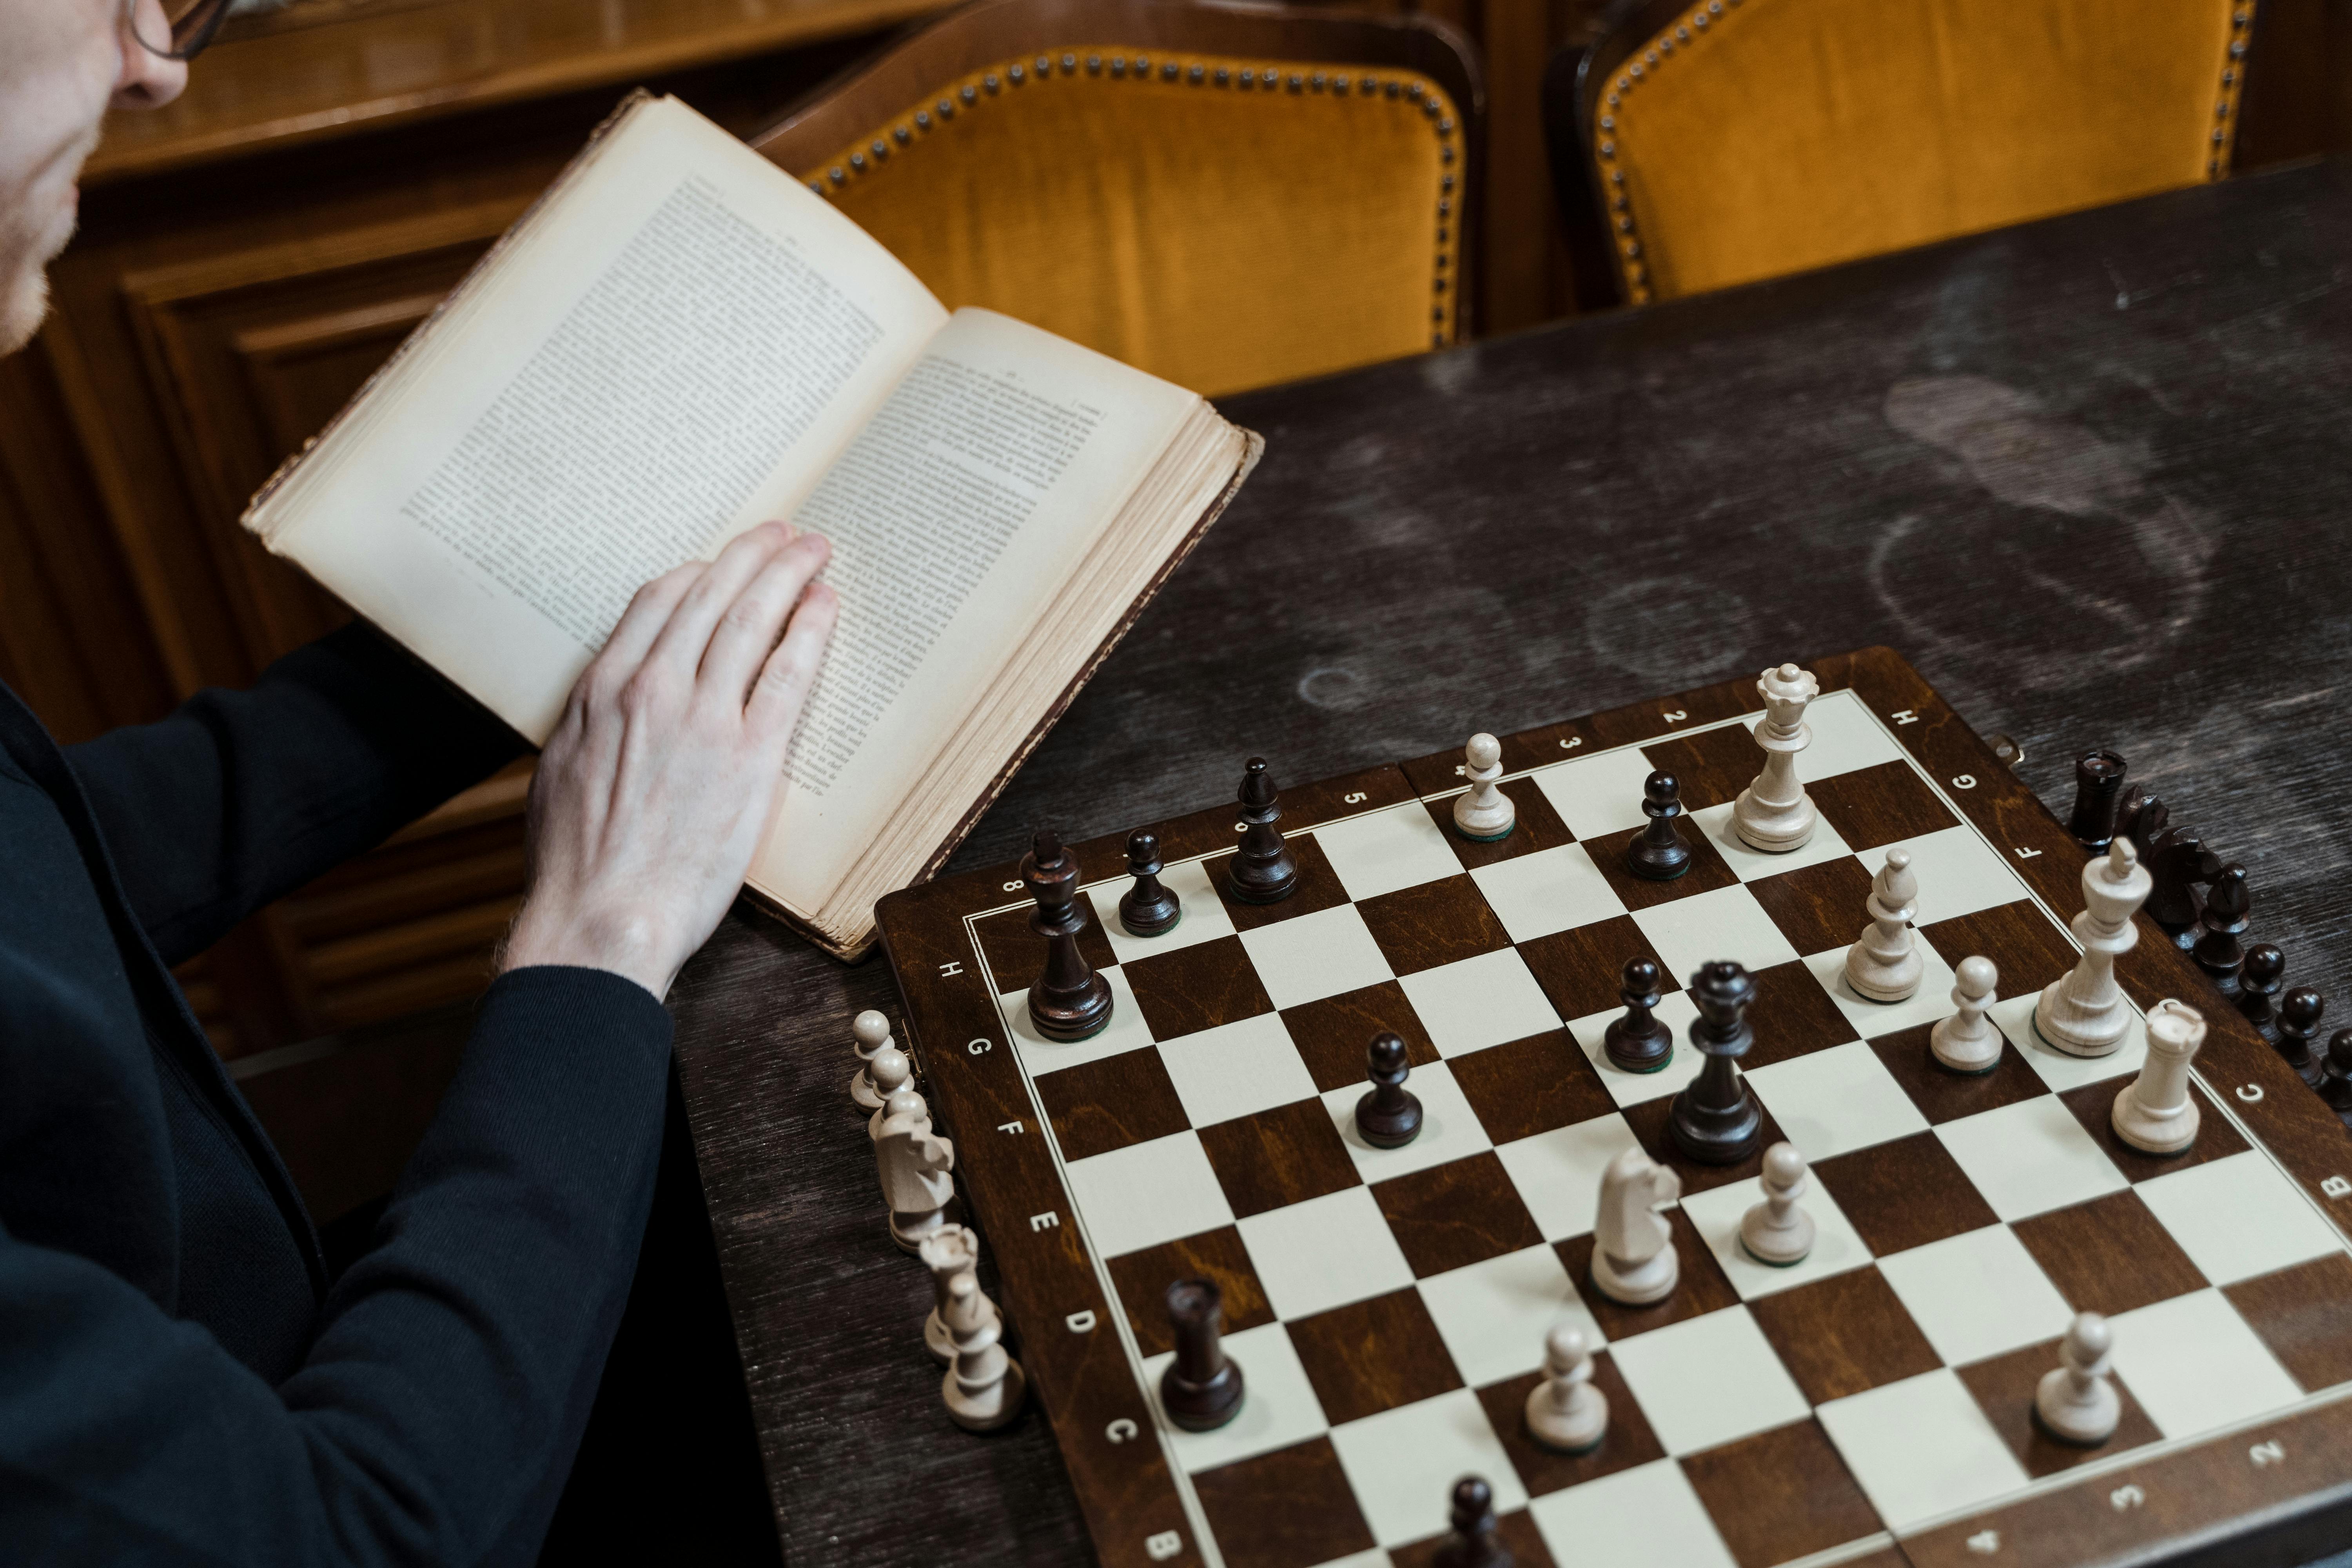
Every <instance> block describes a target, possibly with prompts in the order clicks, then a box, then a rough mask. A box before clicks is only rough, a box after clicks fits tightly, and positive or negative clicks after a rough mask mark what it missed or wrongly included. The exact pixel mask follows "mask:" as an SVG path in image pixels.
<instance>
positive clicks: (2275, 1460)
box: [2246, 1437, 2286, 1470]
mask: <svg viewBox="0 0 2352 1568" xmlns="http://www.w3.org/2000/svg"><path fill="white" fill-rule="evenodd" d="M2246 1458H2249V1459H2252V1461H2253V1462H2254V1468H2256V1469H2258V1470H2259V1469H2262V1468H2264V1467H2266V1466H2270V1465H2277V1464H2284V1462H2285V1461H2286V1446H2285V1445H2284V1444H2283V1443H2281V1442H2280V1441H2279V1440H2278V1439H2277V1438H2275V1437H2273V1438H2272V1439H2271V1440H2270V1441H2269V1442H2267V1443H2257V1444H2255V1445H2254V1446H2253V1447H2251V1448H2249V1449H2247V1450H2246Z"/></svg>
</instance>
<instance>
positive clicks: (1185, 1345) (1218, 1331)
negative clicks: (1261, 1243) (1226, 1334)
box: [1160, 1279, 1242, 1432]
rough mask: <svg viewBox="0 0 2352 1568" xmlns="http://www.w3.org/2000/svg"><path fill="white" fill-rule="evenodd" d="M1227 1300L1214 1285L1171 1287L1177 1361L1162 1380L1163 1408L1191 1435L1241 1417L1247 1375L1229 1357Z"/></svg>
mask: <svg viewBox="0 0 2352 1568" xmlns="http://www.w3.org/2000/svg"><path fill="white" fill-rule="evenodd" d="M1224 1316H1225V1297H1224V1292H1223V1291H1222V1290H1220V1289H1217V1283H1216V1281H1215V1280H1213V1279H1179V1280H1178V1281H1176V1283H1175V1284H1173V1285H1171V1286H1170V1287H1168V1323H1169V1326H1170V1327H1171V1329H1173V1330H1174V1331H1175V1334H1176V1359H1175V1360H1174V1361H1171V1362H1170V1363H1168V1370H1167V1371H1166V1372H1163V1373H1160V1408H1161V1409H1162V1410H1165V1411H1166V1412H1168V1419H1169V1420H1171V1421H1173V1422H1174V1423H1176V1425H1177V1426H1181V1427H1182V1428H1184V1430H1185V1431H1187V1432H1209V1431H1213V1430H1215V1429H1216V1428H1217V1427H1219V1426H1223V1425H1224V1424H1225V1423H1226V1422H1228V1421H1231V1420H1232V1419H1233V1418H1234V1416H1235V1415H1238V1414H1240V1412H1241V1407H1242V1369H1241V1367H1240V1366H1239V1365H1238V1364H1236V1363H1234V1360H1233V1359H1232V1358H1231V1357H1230V1356H1228V1355H1226V1354H1225V1347H1224V1344H1223V1328H1224Z"/></svg>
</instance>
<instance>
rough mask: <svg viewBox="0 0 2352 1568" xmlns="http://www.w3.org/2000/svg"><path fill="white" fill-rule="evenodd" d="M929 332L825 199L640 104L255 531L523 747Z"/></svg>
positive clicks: (784, 486) (779, 492)
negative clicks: (666, 587) (628, 632)
mask: <svg viewBox="0 0 2352 1568" xmlns="http://www.w3.org/2000/svg"><path fill="white" fill-rule="evenodd" d="M946 321H947V313H946V312H945V310H942V309H941V308H940V305H939V303H938V301H937V300H934V299H933V298H932V297H931V295H930V294H929V291H928V290H927V289H924V288H923V286H922V284H921V283H920V282H919V281H918V280H917V279H915V277H914V275H913V274H912V273H910V272H908V270H907V269H906V268H904V267H902V266H901V265H899V263H898V261H897V260H896V259H895V258H892V257H891V256H890V255H889V253H888V252H887V251H886V250H884V249H883V248H882V247H880V246H878V245H877V244H876V243H875V242H874V241H873V240H872V239H870V238H868V237H866V235H865V234H864V233H863V232H862V231H861V230H859V229H858V228H857V226H856V225H855V224H853V223H851V222H850V221H849V220H848V219H847V218H845V217H844V216H841V214H840V213H838V212H836V211H835V210H834V208H833V207H832V206H831V205H828V204H827V203H826V202H825V201H824V199H823V198H822V197H820V196H818V195H815V194H814V193H813V192H811V191H809V190H807V189H805V188H804V187H803V186H802V185H801V184H799V183H798V182H797V181H795V180H793V178H792V177H791V176H789V175H787V174H784V173H782V171H781V170H779V169H777V168H776V167H775V166H774V165H773V164H771V163H768V162H767V161H766V160H765V159H763V158H761V157H760V156H759V154H757V153H753V152H751V150H750V149H749V148H747V147H745V146H744V145H743V144H742V143H741V142H739V141H737V140H736V139H735V138H734V137H732V136H730V135H729V134H728V133H727V132H724V131H722V130H720V129H719V127H717V126H715V125H713V124H711V123H710V122H709V121H707V120H705V119H703V118H702V116H700V115H698V114H697V113H695V112H694V111H693V110H690V109H688V108H687V107H686V106H685V105H683V104H681V103H678V102H677V100H674V99H664V100H656V101H655V102H653V103H650V104H647V105H646V106H645V108H644V109H643V110H639V111H638V112H637V113H636V114H635V115H634V116H633V117H632V118H631V119H630V120H629V121H628V122H627V123H625V124H624V125H622V126H621V127H620V128H619V129H617V130H616V131H615V132H614V133H613V134H612V136H611V137H610V138H609V139H608V142H607V144H606V145H604V147H603V148H602V149H600V151H599V153H598V155H597V156H596V158H595V159H594V161H593V163H590V164H589V165H588V166H587V167H585V168H584V169H583V170H582V171H581V173H580V174H579V177H578V179H577V180H576V182H575V183H574V184H573V185H572V188H569V189H567V190H565V191H564V192H562V194H561V195H559V196H558V197H557V198H556V199H555V201H554V202H552V203H551V205H549V206H548V207H547V208H545V209H542V211H541V214H540V215H539V217H538V219H537V220H536V221H535V222H534V225H533V226H532V229H531V231H530V233H529V234H528V235H527V236H525V237H521V238H520V241H519V243H517V244H516V245H514V246H512V247H509V250H508V252H507V254H506V255H505V256H503V257H501V258H500V261H499V267H498V268H496V269H495V271H494V272H493V273H492V274H490V275H489V276H488V277H487V278H486V279H484V282H483V286H482V287H481V288H480V289H478V290H477V291H476V297H475V298H472V299H469V300H467V301H466V302H465V308H464V309H463V310H459V311H453V312H451V313H450V314H449V315H448V316H446V317H445V318H444V320H443V321H442V322H441V323H440V324H439V327H438V329H437V331H436V341H435V342H433V344H432V345H431V351H432V352H430V353H424V354H419V355H416V356H414V358H413V361H412V363H409V364H406V365H404V366H402V367H401V368H402V373H403V374H401V375H400V376H399V377H398V378H397V379H394V380H392V381H389V382H387V383H386V384H380V385H379V387H378V388H377V389H376V395H381V396H382V397H383V399H384V400H385V401H384V403H383V405H382V406H380V407H376V408H371V409H368V410H366V411H365V413H366V415H367V417H366V418H365V419H364V420H360V421H355V422H353V424H352V426H351V427H350V428H349V429H348V430H346V431H338V432H337V436H338V437H349V438H348V439H339V440H336V441H331V442H330V443H328V444H327V446H329V447H335V448H337V449H335V450H332V451H329V450H327V449H325V448H323V447H322V449H321V451H320V452H319V453H317V454H314V460H313V463H311V464H309V465H306V467H305V469H304V470H303V472H302V473H301V474H299V475H298V482H296V483H295V484H291V485H289V487H287V489H285V490H284V491H282V492H281V493H280V494H278V496H276V497H274V498H272V500H271V502H270V503H269V504H270V506H271V507H273V508H276V507H286V508H289V509H292V510H291V516H290V520H289V521H282V522H278V521H265V522H263V523H260V524H257V526H261V527H264V528H266V529H267V530H268V531H271V532H274V533H275V535H276V537H274V538H273V539H272V541H271V542H272V547H273V548H275V549H277V550H278V551H279V552H282V553H285V554H288V555H290V556H292V557H294V558H295V559H296V560H297V561H299V562H300V563H301V564H302V565H303V566H304V567H306V568H307V569H308V570H310V572H311V573H312V574H314V575H316V576H317V577H318V578H320V581H322V582H324V583H325V584H327V585H328V586H329V587H331V588H332V589H333V590H334V591H335V592H336V593H337V594H339V595H341V596H342V597H343V598H344V599H345V600H347V601H348V602H350V604H351V605H352V607H353V608H355V609H357V610H358V611H359V612H360V613H361V614H362V615H363V616H367V617H368V618H369V619H370V620H373V621H374V622H375V623H376V624H378V625H379V626H383V627H384V628H385V629H386V630H388V631H390V632H392V633H393V634H394V636H396V637H399V638H400V639H401V640H402V641H403V642H404V643H406V644H407V645H408V646H409V647H411V648H412V649H414V650H415V652H416V653H417V654H419V655H420V656H421V657H423V658H425V659H426V660H427V661H428V662H430V663H431V664H432V665H434V666H435V667H436V668H438V669H440V670H441V671H442V672H443V673H444V674H446V675H447V676H448V677H449V678H450V679H453V680H456V681H457V683H458V684H459V685H461V686H463V687H465V688H466V689H467V690H468V691H470V692H472V693H473V694H474V695H475V696H476V697H477V698H478V699H480V700H482V701H483V702H484V703H485V704H486V705H488V707H489V708H490V709H491V710H494V711H495V712H497V713H498V714H499V716H500V717H501V718H503V719H505V720H506V721H508V722H509V723H510V724H512V725H514V726H515V728H516V729H518V730H520V731H522V732H523V733H524V734H525V735H528V736H529V737H530V738H531V739H532V740H533V741H544V740H545V738H546V736H547V734H548V732H549V731H550V730H551V728H552V727H553V725H554V722H555V721H556V719H557V717H558V716H559V715H560V714H561V712H562V704H563V700H564V697H565V695H566V694H567V693H568V692H569V691H570V689H571V688H572V683H573V681H574V680H575V679H577V678H578V676H579V673H580V671H581V670H582V669H583V668H585V666H586V665H587V663H588V661H589V659H590V658H592V657H593V655H594V653H595V651H596V649H597V648H599V647H602V646H603V645H604V638H605V637H606V636H607V635H609V634H610V632H611V630H612V628H613V626H614V624H615V623H616V622H617V621H618V620H619V618H620V615H621V612H622V610H623V608H624V607H625V605H627V603H628V599H629V595H631V594H633V593H634V592H635V590H636V588H637V587H638V586H639V584H643V583H645V582H646V581H647V580H648V579H650V578H652V577H655V576H657V575H659V574H661V573H663V572H666V571H667V570H669V569H670V568H671V567H674V566H677V565H678V564H679V563H683V562H686V561H688V560H693V559H698V558H699V559H708V558H709V557H710V556H711V555H714V554H716V553H717V552H718V551H719V548H720V547H721V546H722V545H724V544H725V543H726V542H727V541H728V540H730V539H731V538H733V537H734V536H735V535H736V534H738V533H740V532H741V531H743V530H744V529H746V528H749V527H751V525H752V524H754V523H756V522H758V521H761V519H763V518H768V517H777V516H788V515H790V514H791V513H792V512H793V510H796V509H797V508H798V507H799V506H800V504H801V502H802V500H803V498H804V497H806V496H807V495H808V493H809V491H810V489H811V487H812V486H814V484H815V483H816V481H817V479H818V478H819V477H820V476H821V475H822V474H824V471H825V469H826V467H827V465H828V464H829V463H830V462H831V461H832V459H833V458H835V456H836V455H837V454H838V453H840V452H841V451H842V450H843V449H844V447H845V446H846V444H847V443H848V442H849V440H850V438H851V437H852V436H853V435H854V434H855V433H856V431H857V430H858V429H859V428H860V427H861V426H864V425H865V424H866V420H867V419H868V418H869V417H870V416H873V414H874V413H875V411H876V409H877V408H878V407H879V406H880V405H882V403H883V401H884V399H885V398H886V397H887V395H889V393H890V391H891V389H892V388H893V387H894V386H895V385H896V384H897V383H898V379H899V377H900V376H901V375H902V374H904V373H905V372H906V371H907V370H908V367H909V366H910V365H912V364H914V363H916V361H917V360H918V359H919V356H920V355H921V354H922V353H923V347H924V344H925V343H926V342H928V341H929V339H930V338H931V337H932V335H933V334H934V333H935V332H937V331H939V330H940V327H941V326H942V325H943V324H944V323H945V322H946ZM314 470H315V472H314ZM302 480H308V481H309V482H307V483H304V482H300V481H302Z"/></svg>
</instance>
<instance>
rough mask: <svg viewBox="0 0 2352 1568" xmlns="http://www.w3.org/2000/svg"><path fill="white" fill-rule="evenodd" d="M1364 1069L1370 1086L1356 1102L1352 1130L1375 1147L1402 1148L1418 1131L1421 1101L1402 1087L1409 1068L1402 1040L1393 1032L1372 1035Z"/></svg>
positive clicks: (1417, 1134)
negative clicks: (1392, 1033) (1354, 1120)
mask: <svg viewBox="0 0 2352 1568" xmlns="http://www.w3.org/2000/svg"><path fill="white" fill-rule="evenodd" d="M1364 1068H1365V1076H1367V1077H1368V1078H1370V1079H1371V1080H1372V1087H1371V1088H1370V1089H1367V1090H1365V1091H1364V1096H1363V1098H1362V1099H1360V1100H1357V1101H1356V1131H1358V1132H1360V1133H1361V1134H1362V1135H1363V1140H1364V1142H1367V1143H1370V1145H1371V1146H1372V1147H1373V1148H1375V1149H1402V1148H1403V1147H1404V1146H1405V1145H1406V1144H1408V1143H1410V1142H1412V1141H1413V1140H1414V1139H1415V1138H1417V1137H1419V1136H1420V1134H1421V1100H1420V1099H1419V1098H1418V1097H1417V1096H1415V1095H1414V1093H1413V1092H1412V1090H1411V1089H1407V1088H1405V1086H1404V1080H1405V1077H1406V1075H1407V1074H1409V1073H1411V1072H1412V1064H1410V1063H1409V1062H1407V1061H1406V1060H1405V1059H1404V1042H1403V1041H1402V1040H1401V1039H1399V1038H1398V1037H1396V1036H1394V1035H1374V1036H1373V1037H1372V1044H1371V1048H1370V1049H1369V1050H1367V1051H1366V1052H1365V1053H1364Z"/></svg>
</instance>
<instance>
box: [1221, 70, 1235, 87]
mask: <svg viewBox="0 0 2352 1568" xmlns="http://www.w3.org/2000/svg"><path fill="white" fill-rule="evenodd" d="M1233 79H1234V73H1233V72H1231V71H1229V70H1227V69H1226V68H1224V67H1223V66H1219V67H1218V68H1217V85H1218V86H1219V87H1223V86H1224V85H1225V84H1226V83H1227V82H1230V81H1231V80H1233Z"/></svg>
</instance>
